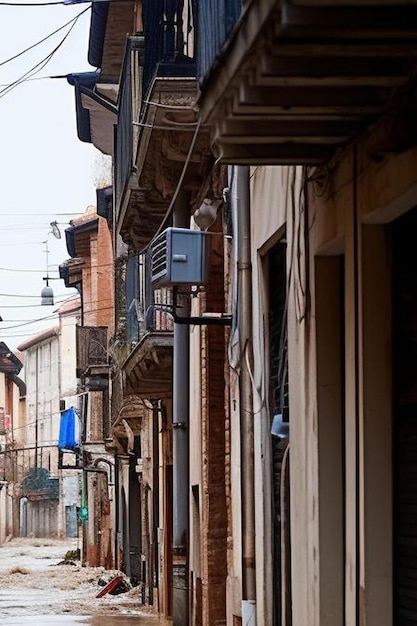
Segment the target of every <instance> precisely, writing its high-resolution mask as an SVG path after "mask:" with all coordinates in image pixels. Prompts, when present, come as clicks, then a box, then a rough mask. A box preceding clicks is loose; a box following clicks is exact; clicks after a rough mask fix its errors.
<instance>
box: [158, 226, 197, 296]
mask: <svg viewBox="0 0 417 626" xmlns="http://www.w3.org/2000/svg"><path fill="white" fill-rule="evenodd" d="M207 248H208V246H207V235H206V233H205V232H203V231H200V230H188V229H187V228H167V229H166V230H164V232H163V233H161V234H160V235H159V237H157V238H156V239H155V241H154V242H153V244H152V247H151V282H152V286H153V287H161V286H164V285H165V286H172V285H202V284H204V283H206V281H207V251H208V250H207Z"/></svg>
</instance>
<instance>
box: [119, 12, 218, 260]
mask: <svg viewBox="0 0 417 626" xmlns="http://www.w3.org/2000/svg"><path fill="white" fill-rule="evenodd" d="M184 4H185V6H184ZM194 6H195V3H194V2H192V1H191V0H189V1H188V2H185V3H184V1H183V0H164V2H145V3H144V4H143V28H144V31H143V36H142V35H141V36H139V37H132V38H130V39H129V43H128V45H127V48H126V55H125V60H124V65H123V72H122V77H121V81H120V92H119V101H118V112H119V113H118V122H117V130H116V151H115V152H116V154H115V200H116V201H115V207H116V228H117V232H118V233H119V234H120V235H121V237H122V239H123V241H124V242H125V243H126V244H127V245H128V246H129V247H130V249H132V250H135V251H138V252H140V251H141V250H143V248H144V247H145V246H146V245H147V244H148V243H149V241H150V240H151V239H152V237H153V236H154V235H155V234H156V232H157V230H158V228H159V227H160V225H161V224H162V222H163V220H164V218H165V217H166V214H167V209H168V207H169V206H170V203H171V201H172V199H173V197H174V193H175V191H176V189H177V185H178V183H179V181H180V180H181V182H182V185H183V186H184V187H185V188H187V191H189V192H190V193H193V192H194V193H197V192H198V190H199V188H200V186H201V184H202V171H204V169H205V166H206V164H207V167H208V163H209V162H211V160H212V155H211V151H210V149H209V136H208V131H207V129H204V128H200V126H199V124H198V118H197V111H196V109H195V106H194V105H195V101H196V98H197V86H198V85H197V78H196V75H197V70H196V62H195V58H196V54H195V38H196V29H195V25H194V19H195V16H194V14H193V7H194ZM184 16H185V17H184ZM185 163H186V167H184V164H185Z"/></svg>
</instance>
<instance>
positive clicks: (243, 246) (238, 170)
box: [231, 166, 256, 626]
mask: <svg viewBox="0 0 417 626" xmlns="http://www.w3.org/2000/svg"><path fill="white" fill-rule="evenodd" d="M232 180H233V184H232V189H231V191H232V218H233V230H234V236H235V238H236V241H237V243H236V263H237V280H238V304H237V312H238V324H239V333H240V337H241V346H242V354H241V363H240V376H239V382H240V385H239V395H240V432H241V481H242V486H241V494H242V624H243V626H249V625H250V626H255V624H256V569H255V492H254V448H253V446H254V441H253V437H254V433H253V399H252V381H251V375H250V371H249V367H250V364H251V362H252V289H251V274H252V271H251V250H250V194H249V167H248V166H236V167H234V168H233V173H232Z"/></svg>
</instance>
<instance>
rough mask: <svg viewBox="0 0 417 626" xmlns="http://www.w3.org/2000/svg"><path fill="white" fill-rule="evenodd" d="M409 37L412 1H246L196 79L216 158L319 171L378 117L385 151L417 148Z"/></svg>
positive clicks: (416, 28) (413, 27) (416, 9)
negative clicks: (312, 166) (309, 166)
mask: <svg viewBox="0 0 417 626" xmlns="http://www.w3.org/2000/svg"><path fill="white" fill-rule="evenodd" d="M215 19H216V16H213V20H215ZM202 35H204V33H203V34H202ZM416 36H417V3H416V2H414V1H413V2H406V1H405V0H404V1H400V0H398V1H394V0H392V1H388V2H384V3H377V2H375V1H372V0H364V1H363V2H356V1H354V0H351V1H350V2H349V0H346V1H345V0H344V1H343V2H337V1H336V2H333V1H331V2H330V1H329V0H265V2H258V1H257V0H248V2H246V3H245V5H244V9H243V13H242V15H241V18H240V20H239V23H238V24H237V26H236V28H235V30H234V31H233V32H232V34H231V36H230V37H229V39H228V41H227V43H226V45H225V46H224V48H223V50H222V53H221V55H220V57H219V58H218V59H217V63H216V64H215V65H214V66H212V68H211V69H210V71H208V72H207V74H206V76H205V77H204V78H203V81H202V87H201V95H200V98H199V105H200V109H201V114H202V120H203V122H204V123H207V122H208V123H210V124H211V125H212V128H213V134H212V139H213V142H214V145H215V150H216V154H217V155H218V156H219V157H220V158H221V159H222V161H223V162H224V163H234V164H322V163H324V162H326V161H328V160H329V159H330V158H331V157H332V156H333V155H334V154H335V152H336V151H337V150H339V149H341V148H343V146H344V145H346V144H347V143H348V142H350V141H351V140H352V139H354V138H356V137H358V135H360V134H362V133H364V132H365V131H366V130H367V129H368V128H369V127H371V126H372V125H374V124H375V123H377V122H378V121H379V120H380V119H382V118H386V119H387V120H388V124H387V127H388V128H389V131H388V132H387V137H386V142H384V146H383V149H385V150H386V151H400V150H404V149H407V147H410V146H411V145H413V144H415V142H416V141H417V128H416V126H415V124H414V118H415V111H416V105H417V100H416V96H415V87H414V84H415V81H414V79H413V78H412V75H413V71H414V69H415V67H416V64H417V45H416ZM381 149H382V148H381Z"/></svg>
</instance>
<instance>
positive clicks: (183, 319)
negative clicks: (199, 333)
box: [152, 287, 232, 326]
mask: <svg viewBox="0 0 417 626" xmlns="http://www.w3.org/2000/svg"><path fill="white" fill-rule="evenodd" d="M177 295H178V292H177V289H176V288H175V287H174V288H173V300H174V301H173V303H172V304H159V303H153V304H152V306H153V307H155V309H159V310H160V311H165V312H166V313H169V315H171V316H172V319H173V320H174V322H175V324H190V325H191V324H193V325H194V326H209V325H210V324H213V325H217V326H231V325H232V316H231V315H227V314H226V313H207V314H204V315H201V316H198V317H197V316H191V317H190V316H185V315H178V312H177V309H178V304H177Z"/></svg>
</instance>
